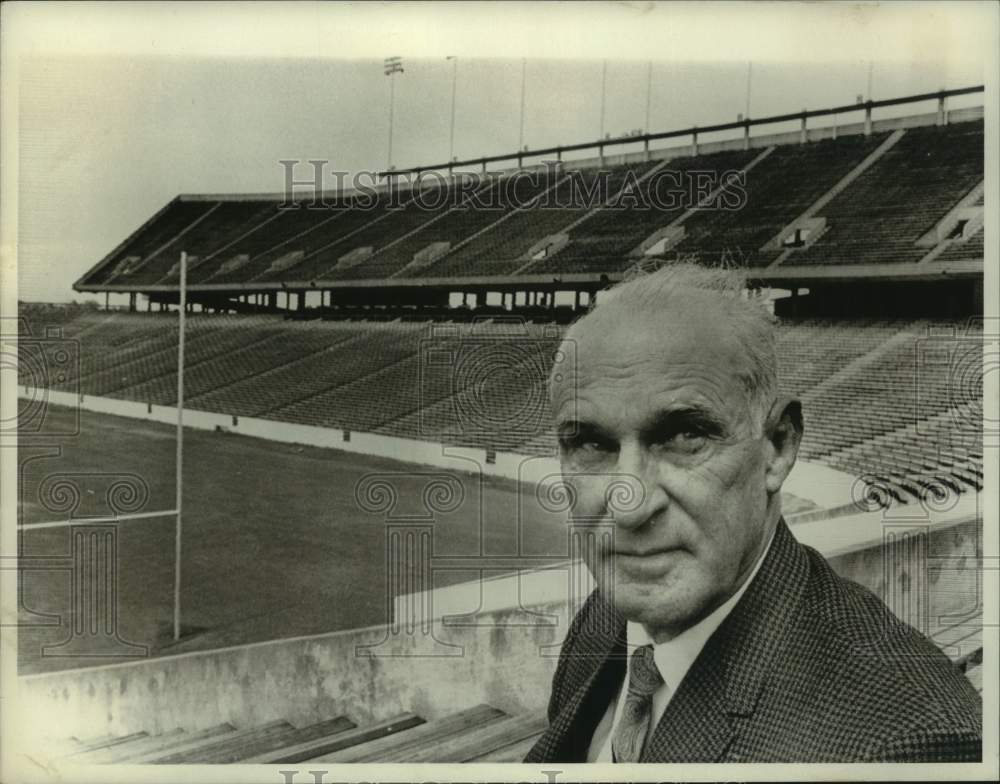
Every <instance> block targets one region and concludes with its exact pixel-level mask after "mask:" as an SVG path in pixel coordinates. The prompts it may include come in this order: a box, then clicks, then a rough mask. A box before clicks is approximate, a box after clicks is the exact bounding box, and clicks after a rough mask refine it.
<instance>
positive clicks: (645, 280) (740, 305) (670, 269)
mask: <svg viewBox="0 0 1000 784" xmlns="http://www.w3.org/2000/svg"><path fill="white" fill-rule="evenodd" d="M692 290H694V291H705V292H710V293H712V294H714V295H716V296H717V300H718V302H719V311H720V315H721V316H722V317H724V318H727V319H728V320H729V325H730V328H731V329H732V332H733V334H734V335H735V336H736V338H737V340H738V341H739V343H740V345H741V346H742V348H743V350H744V351H745V353H746V356H747V358H748V359H749V370H748V371H747V372H746V373H743V374H742V381H743V384H744V387H745V389H746V393H747V402H748V406H749V411H750V416H751V418H752V420H753V424H754V427H755V428H756V429H758V430H759V429H760V428H761V427H762V426H763V423H764V419H765V418H766V417H767V414H768V412H769V411H770V408H771V405H772V404H773V403H774V400H775V397H776V396H777V394H778V360H777V353H776V350H775V318H774V316H773V315H772V314H771V312H770V311H769V310H768V309H767V307H766V306H765V305H764V304H762V303H761V302H760V301H759V300H757V299H754V298H752V297H750V296H748V289H747V276H746V274H744V273H743V272H742V271H740V270H737V269H732V268H727V267H704V266H700V265H698V264H693V263H690V262H686V261H684V262H675V263H670V264H665V265H663V266H661V267H659V268H658V269H656V270H655V271H653V272H640V273H639V274H636V275H633V276H630V277H628V278H626V279H625V280H624V281H622V282H621V283H619V284H618V285H616V286H613V287H612V288H610V289H608V290H606V291H605V292H603V296H602V298H601V301H600V303H598V304H594V305H592V306H591V308H590V310H589V311H588V313H587V314H585V315H584V316H583V317H582V319H585V318H587V315H589V314H590V313H593V312H594V311H596V310H600V309H602V308H605V307H607V306H608V305H611V304H612V303H613V304H615V305H617V306H618V307H621V308H624V309H625V311H626V312H641V311H642V310H663V309H664V308H667V307H669V302H670V300H671V298H672V297H674V296H676V295H677V294H683V293H684V292H690V291H692ZM582 319H581V320H582Z"/></svg>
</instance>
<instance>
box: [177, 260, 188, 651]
mask: <svg viewBox="0 0 1000 784" xmlns="http://www.w3.org/2000/svg"><path fill="white" fill-rule="evenodd" d="M185 311H187V253H186V252H185V251H181V282H180V312H179V313H178V319H177V331H178V339H177V468H176V474H177V476H176V479H175V485H176V492H177V498H176V509H177V526H176V528H175V530H174V642H177V641H178V640H180V638H181V526H182V517H181V503H182V500H183V498H184V474H183V467H184V326H185Z"/></svg>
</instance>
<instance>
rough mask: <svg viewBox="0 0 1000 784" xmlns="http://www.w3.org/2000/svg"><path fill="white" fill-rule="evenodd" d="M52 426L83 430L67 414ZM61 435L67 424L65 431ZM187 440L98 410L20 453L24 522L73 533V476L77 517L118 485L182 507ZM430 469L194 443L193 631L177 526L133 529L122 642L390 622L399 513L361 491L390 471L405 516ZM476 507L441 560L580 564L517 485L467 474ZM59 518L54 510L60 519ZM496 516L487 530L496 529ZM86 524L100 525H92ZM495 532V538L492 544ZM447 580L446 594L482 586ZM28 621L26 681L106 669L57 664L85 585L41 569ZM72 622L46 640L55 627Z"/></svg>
mask: <svg viewBox="0 0 1000 784" xmlns="http://www.w3.org/2000/svg"><path fill="white" fill-rule="evenodd" d="M49 416H51V417H55V418H57V419H58V418H64V419H65V421H66V422H67V423H68V422H69V421H71V419H72V417H73V416H74V414H73V412H70V411H68V410H66V409H58V408H53V409H52V410H51V412H50V414H49ZM50 421H51V420H50ZM174 449H175V441H174V429H173V428H172V427H170V426H167V425H162V424H157V423H151V422H144V421H138V420H132V419H124V418H120V417H114V416H109V415H104V414H94V413H90V412H86V411H84V412H81V413H80V431H79V434H78V435H76V436H73V437H67V438H63V439H61V440H59V441H58V443H57V446H56V447H55V448H53V447H52V446H34V445H31V444H30V442H29V444H28V445H22V447H21V448H20V449H19V454H18V462H19V477H20V487H19V502H20V503H19V510H20V522H22V523H25V524H31V523H38V522H43V521H50V520H60V519H67V517H68V516H69V512H62V513H58V512H56V511H53V508H52V506H53V505H52V502H51V499H49V500H48V501H45V493H46V488H49V489H51V487H52V483H53V482H54V481H55V480H57V479H58V477H56V476H55V475H57V474H66V475H68V479H69V481H71V482H73V483H74V484H75V485H76V486H77V487H78V488H79V489H80V496H81V497H80V499H79V503H78V504H77V506H76V512H75V513H74V516H77V517H82V516H84V515H87V514H89V515H101V514H108V513H109V509H108V507H107V505H106V503H105V501H104V497H103V495H102V493H103V491H104V489H106V487H107V484H108V481H109V480H113V478H114V475H123V474H134V475H138V476H139V477H141V479H142V481H144V482H145V483H146V485H148V500H147V501H146V503H145V504H144V505H143V506H142V509H141V510H140V511H153V510H164V509H172V508H173V507H174V473H175V463H174V459H175V452H174ZM421 470H422V469H420V468H416V467H414V466H412V465H408V464H405V463H399V462H395V461H390V460H384V459H378V458H371V457H366V456H359V455H356V454H349V453H345V452H338V451H335V450H329V449H319V448H313V447H303V446H295V445H290V444H281V443H275V442H271V441H264V440H260V439H254V438H248V437H245V436H236V435H232V434H225V433H213V432H206V431H197V430H189V431H186V433H185V467H184V480H185V483H184V488H185V493H184V537H183V546H184V557H183V580H182V583H183V590H182V601H181V604H182V608H183V629H184V636H183V637H182V639H181V641H180V642H179V643H174V642H173V641H172V639H171V633H170V630H171V623H172V617H173V616H172V613H173V581H174V577H173V575H174V518H173V517H165V518H161V519H148V520H135V521H126V522H120V523H118V524H117V531H118V535H117V543H118V568H117V574H118V610H119V615H118V623H117V628H118V632H119V635H120V636H121V637H122V638H123V639H125V640H127V641H129V642H132V643H138V644H142V645H146V646H148V647H149V655H159V654H164V653H174V652H180V651H187V650H199V649H207V648H215V647H221V646H225V645H234V644H240V643H246V642H254V641H260V640H269V639H277V638H282V637H290V636H295V635H302V634H314V633H320V632H327V631H334V630H340V629H350V628H357V627H362V626H368V625H372V624H377V623H382V622H385V621H386V620H387V617H386V612H387V601H388V597H387V590H386V565H385V564H386V552H385V550H386V548H385V541H386V533H385V530H386V526H385V518H384V514H380V513H371V512H367V511H365V510H364V509H363V508H362V507H361V506H359V504H358V502H357V501H356V499H355V486H356V485H357V483H358V482H359V481H360V480H361V479H362V478H363V477H365V476H366V475H367V474H370V473H372V472H389V473H393V474H394V476H393V477H392V478H391V482H392V484H393V485H394V487H395V488H396V491H397V492H398V495H399V499H400V500H399V506H398V508H397V509H396V510H395V514H397V515H398V514H405V513H416V512H418V511H420V510H421V500H420V499H421V492H422V490H423V488H424V486H425V484H426V478H425V477H421V476H420V475H419V472H420V471H421ZM455 476H457V477H459V478H460V480H461V482H462V484H463V487H464V491H465V495H464V500H463V501H462V503H461V504H459V505H458V507H457V508H456V509H455V510H454V511H452V512H449V513H447V514H437V515H436V516H435V519H434V536H435V554H436V555H473V556H478V555H480V554H485V555H486V556H504V555H516V554H518V553H517V519H518V509H519V508H520V509H521V510H522V511H521V517H522V519H523V526H522V553H521V554H522V555H523V554H528V555H532V556H550V557H551V559H552V560H561V559H563V558H565V557H566V555H565V554H566V533H565V528H564V525H563V523H562V521H561V520H560V519H558V518H557V517H555V516H553V515H551V514H549V513H546V512H545V511H544V510H542V509H541V508H540V507H538V506H537V502H534V501H533V495H532V494H531V493H530V491H528V492H527V493H525V492H523V491H520V490H519V489H518V487H517V486H516V484H515V483H513V482H510V481H506V480H488V481H484V482H482V484H481V483H480V480H479V478H478V477H475V476H473V475H466V474H456V475H455ZM46 504H47V505H46ZM480 509H482V510H483V512H482V525H480V516H481V513H480ZM81 522H85V520H81ZM481 531H482V535H481ZM70 538H71V537H70V530H69V529H68V528H56V529H48V530H36V531H30V530H29V531H25V532H24V533H23V534H22V537H21V543H20V546H21V553H22V555H23V556H25V557H26V558H25V563H28V562H29V561H30V559H31V558H32V557H35V556H61V555H65V554H67V553H69V552H70V547H71V542H70ZM473 577H474V575H473V574H472V573H469V572H466V573H464V574H462V573H454V572H453V573H442V574H441V575H440V576H439V578H437V577H436V579H435V585H446V584H449V583H454V582H460V581H464V580H468V579H473ZM22 600H23V605H24V608H22V611H21V613H20V623H21V624H22V626H21V628H20V630H19V643H18V652H19V664H20V671H21V672H22V673H25V672H38V671H44V670H55V669H64V668H69V667H80V666H88V665H93V664H107V663H110V662H111V661H117V659H109V658H106V657H94V656H85V657H64V656H42V653H41V652H42V646H44V645H55V644H58V643H60V642H61V641H63V640H65V639H67V638H68V637H69V635H70V631H71V630H70V626H69V623H70V620H71V586H70V577H69V572H53V571H26V572H24V574H23V583H22ZM41 613H49V614H54V615H56V616H58V617H59V625H58V626H55V625H49V626H40V625H37V624H38V622H39V621H40V620H41V618H40V616H39V614H41Z"/></svg>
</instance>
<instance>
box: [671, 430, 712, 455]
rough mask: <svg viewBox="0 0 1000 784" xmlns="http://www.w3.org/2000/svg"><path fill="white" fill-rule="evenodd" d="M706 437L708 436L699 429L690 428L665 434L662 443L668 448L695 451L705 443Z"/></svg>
mask: <svg viewBox="0 0 1000 784" xmlns="http://www.w3.org/2000/svg"><path fill="white" fill-rule="evenodd" d="M707 439H708V437H707V436H706V435H705V433H703V432H702V431H701V430H697V429H694V428H690V429H687V430H678V431H675V432H673V433H669V434H667V435H666V436H665V437H664V438H663V439H662V444H663V445H664V446H665V447H667V448H668V449H675V450H679V451H682V452H695V451H697V450H699V449H701V448H702V447H703V446H704V445H705V441H706V440H707Z"/></svg>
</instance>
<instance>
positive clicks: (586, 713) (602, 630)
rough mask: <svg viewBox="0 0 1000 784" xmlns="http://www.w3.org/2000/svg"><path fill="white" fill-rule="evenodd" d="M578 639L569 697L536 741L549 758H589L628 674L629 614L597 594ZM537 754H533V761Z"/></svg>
mask: <svg viewBox="0 0 1000 784" xmlns="http://www.w3.org/2000/svg"><path fill="white" fill-rule="evenodd" d="M594 598H595V601H593V602H592V603H591V605H590V607H589V608H588V609H589V612H588V613H587V617H586V618H585V619H584V623H583V624H582V626H581V628H580V629H579V631H578V633H577V634H576V635H575V637H574V640H573V643H574V644H573V645H572V646H571V648H570V649H568V650H566V651H565V652H564V653H563V654H562V655H563V656H564V657H566V656H568V657H572V661H571V662H570V663H568V666H567V673H572V676H569V677H567V678H566V682H565V683H564V684H563V685H564V687H565V688H566V689H567V690H571V691H570V693H569V697H568V699H567V700H566V702H565V703H564V704H563V706H562V707H561V709H560V710H559V714H558V715H557V716H555V717H554V718H553V721H552V723H551V724H550V726H549V728H548V729H547V730H546V732H545V734H544V735H543V736H542V737H541V738H540V739H539V741H538V743H537V744H536V747H535V748H536V749H539V750H542V749H544V750H545V752H544V758H545V760H546V761H553V762H586V761H587V751H588V750H589V748H590V742H591V739H592V738H593V735H594V730H595V729H596V727H597V724H598V723H599V722H600V720H601V718H602V717H603V716H604V712H605V711H606V710H607V708H608V705H610V704H611V701H612V700H613V699H614V697H615V695H616V694H617V693H618V689H619V687H620V686H621V684H622V681H623V679H624V677H625V671H626V668H627V653H626V650H625V619H624V618H623V617H622V616H621V615H620V614H619V613H618V612H617V611H616V610H615V609H614V608H613V607H611V606H610V605H609V604H608V603H607V602H605V601H604V600H603V599H601V598H600V596H599V595H596V594H595V597H594ZM533 757H534V754H533V753H532V754H531V755H529V758H528V761H531V760H532V758H533Z"/></svg>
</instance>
